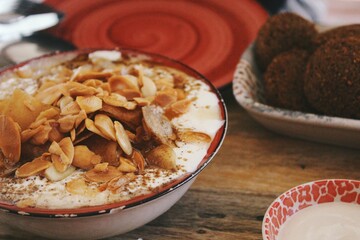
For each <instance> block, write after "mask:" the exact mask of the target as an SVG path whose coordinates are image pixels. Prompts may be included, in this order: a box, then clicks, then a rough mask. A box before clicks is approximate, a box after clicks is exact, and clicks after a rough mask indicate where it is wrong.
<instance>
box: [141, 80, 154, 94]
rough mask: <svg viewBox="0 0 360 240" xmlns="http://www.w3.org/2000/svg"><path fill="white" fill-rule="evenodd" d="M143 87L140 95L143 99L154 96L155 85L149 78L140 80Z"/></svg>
mask: <svg viewBox="0 0 360 240" xmlns="http://www.w3.org/2000/svg"><path fill="white" fill-rule="evenodd" d="M142 82H143V86H142V88H141V93H142V95H143V96H144V97H151V96H155V94H156V85H155V83H154V81H153V80H152V79H151V78H148V77H145V76H144V77H143V79H142Z"/></svg>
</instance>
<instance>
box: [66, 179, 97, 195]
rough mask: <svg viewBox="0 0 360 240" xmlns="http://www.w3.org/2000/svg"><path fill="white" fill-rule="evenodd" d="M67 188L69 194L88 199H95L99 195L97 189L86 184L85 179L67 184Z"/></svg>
mask: <svg viewBox="0 0 360 240" xmlns="http://www.w3.org/2000/svg"><path fill="white" fill-rule="evenodd" d="M65 188H66V191H68V192H69V193H72V194H77V195H82V196H87V197H93V196H96V194H98V193H99V191H98V190H97V189H96V188H91V187H90V186H88V185H87V184H86V182H85V179H83V178H78V179H74V180H72V181H70V182H68V183H66V185H65Z"/></svg>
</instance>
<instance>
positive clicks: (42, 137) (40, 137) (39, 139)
mask: <svg viewBox="0 0 360 240" xmlns="http://www.w3.org/2000/svg"><path fill="white" fill-rule="evenodd" d="M39 128H40V131H38V132H37V133H36V134H34V136H32V138H31V143H33V144H35V145H43V144H44V143H46V142H47V141H48V140H49V134H50V132H51V130H52V127H51V126H50V125H49V124H46V125H41V126H40V127H39Z"/></svg>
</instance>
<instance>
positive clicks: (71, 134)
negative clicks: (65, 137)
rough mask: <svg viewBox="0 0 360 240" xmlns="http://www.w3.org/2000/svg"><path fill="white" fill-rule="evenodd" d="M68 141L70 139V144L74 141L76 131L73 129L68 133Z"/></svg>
mask: <svg viewBox="0 0 360 240" xmlns="http://www.w3.org/2000/svg"><path fill="white" fill-rule="evenodd" d="M70 139H71V141H72V142H74V141H75V139H76V130H75V128H74V129H72V130H71V131H70Z"/></svg>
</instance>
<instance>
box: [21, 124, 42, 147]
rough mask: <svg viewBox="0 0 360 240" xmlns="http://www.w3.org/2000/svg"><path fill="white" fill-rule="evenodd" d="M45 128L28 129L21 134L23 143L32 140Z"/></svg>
mask: <svg viewBox="0 0 360 240" xmlns="http://www.w3.org/2000/svg"><path fill="white" fill-rule="evenodd" d="M42 128H43V126H42V125H40V126H39V127H37V128H35V129H26V130H24V131H22V132H21V142H22V143H24V142H27V141H28V140H29V139H30V138H32V137H33V136H34V135H35V134H37V133H38V132H40V131H41V130H42Z"/></svg>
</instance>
